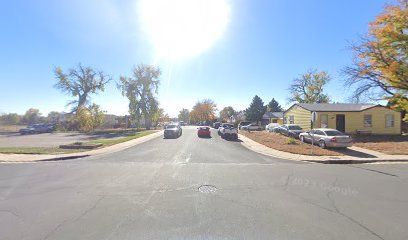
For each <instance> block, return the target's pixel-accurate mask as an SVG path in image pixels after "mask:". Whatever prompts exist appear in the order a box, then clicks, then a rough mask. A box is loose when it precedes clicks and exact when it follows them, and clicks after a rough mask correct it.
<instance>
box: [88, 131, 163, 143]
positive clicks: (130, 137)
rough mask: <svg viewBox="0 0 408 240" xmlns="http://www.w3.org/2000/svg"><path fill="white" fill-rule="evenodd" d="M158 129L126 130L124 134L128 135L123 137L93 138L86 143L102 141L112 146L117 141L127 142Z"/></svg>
mask: <svg viewBox="0 0 408 240" xmlns="http://www.w3.org/2000/svg"><path fill="white" fill-rule="evenodd" d="M155 132H157V131H154V130H149V131H141V132H138V131H133V132H126V133H125V134H124V135H125V136H126V137H123V138H118V139H98V140H92V141H89V142H85V144H88V143H89V144H96V143H102V144H103V145H104V146H111V145H114V144H117V143H122V142H127V141H130V140H133V139H136V138H140V137H143V136H147V135H149V134H152V133H155Z"/></svg>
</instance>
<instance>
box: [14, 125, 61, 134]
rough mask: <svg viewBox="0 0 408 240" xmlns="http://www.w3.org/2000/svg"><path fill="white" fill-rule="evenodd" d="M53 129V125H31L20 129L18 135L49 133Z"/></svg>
mask: <svg viewBox="0 0 408 240" xmlns="http://www.w3.org/2000/svg"><path fill="white" fill-rule="evenodd" d="M54 128H55V126H54V124H33V125H29V126H28V127H26V128H22V129H20V134H35V133H50V132H52V131H54Z"/></svg>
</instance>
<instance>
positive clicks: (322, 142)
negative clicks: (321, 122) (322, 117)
mask: <svg viewBox="0 0 408 240" xmlns="http://www.w3.org/2000/svg"><path fill="white" fill-rule="evenodd" d="M299 138H300V140H301V141H302V142H310V143H311V142H312V138H313V142H314V143H316V144H318V145H319V146H320V147H321V148H326V147H332V148H347V147H351V146H352V145H353V139H352V138H351V137H350V136H348V135H346V134H344V133H342V132H340V131H338V130H336V129H331V128H316V129H312V130H311V131H308V132H304V133H301V134H299Z"/></svg>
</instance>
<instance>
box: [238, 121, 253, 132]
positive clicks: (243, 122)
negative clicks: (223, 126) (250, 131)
mask: <svg viewBox="0 0 408 240" xmlns="http://www.w3.org/2000/svg"><path fill="white" fill-rule="evenodd" d="M249 124H251V122H246V121H242V122H240V123H239V124H238V129H239V130H241V127H242V126H247V125H249Z"/></svg>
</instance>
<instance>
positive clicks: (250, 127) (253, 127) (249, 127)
mask: <svg viewBox="0 0 408 240" xmlns="http://www.w3.org/2000/svg"><path fill="white" fill-rule="evenodd" d="M241 129H242V130H248V131H251V130H252V131H260V130H262V127H261V126H259V125H258V124H256V123H251V124H249V125H246V126H242V127H241Z"/></svg>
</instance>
